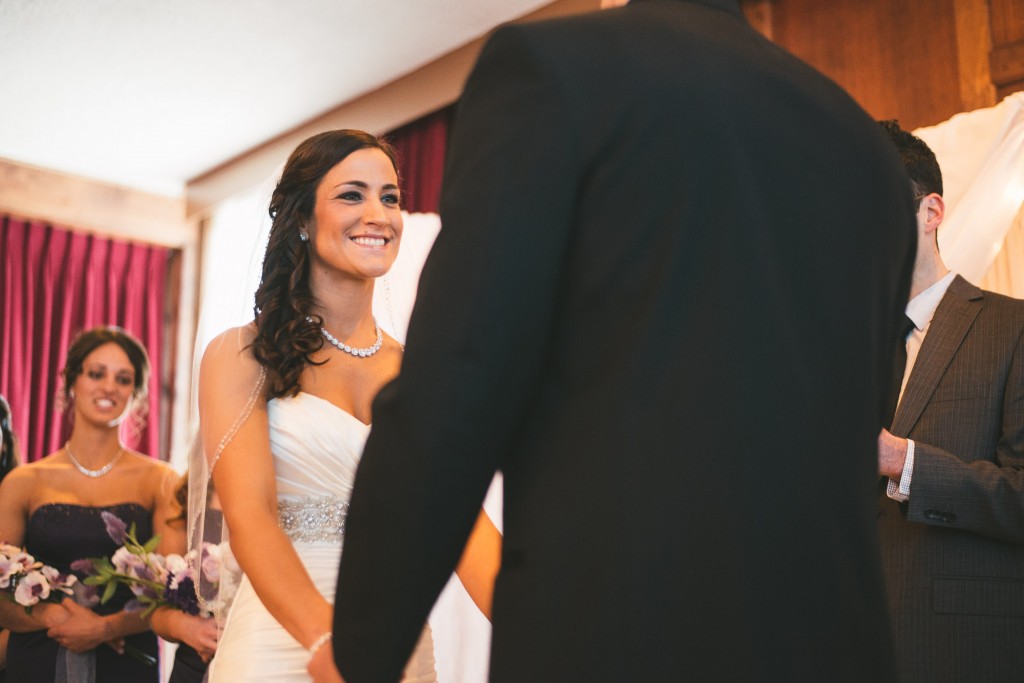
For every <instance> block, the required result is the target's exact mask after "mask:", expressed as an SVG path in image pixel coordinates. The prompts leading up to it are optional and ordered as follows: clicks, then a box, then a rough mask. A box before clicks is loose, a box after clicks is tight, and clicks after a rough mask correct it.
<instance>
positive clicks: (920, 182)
mask: <svg viewBox="0 0 1024 683" xmlns="http://www.w3.org/2000/svg"><path fill="white" fill-rule="evenodd" d="M878 123H879V125H880V126H882V128H883V129H884V130H885V132H886V133H887V134H888V135H889V139H890V140H892V143H893V144H894V145H896V151H897V153H898V154H899V155H900V161H902V162H903V168H904V170H905V171H906V172H907V176H908V177H909V178H910V186H911V188H913V190H914V196H915V197H917V198H918V200H917V201H918V203H920V198H921V197H924V196H925V195H928V194H931V193H933V192H934V193H935V194H937V195H940V196H941V195H942V170H941V169H940V168H939V162H938V161H937V160H936V159H935V152H933V151H932V150H931V148H930V147H929V146H928V145H927V144H925V141H924V140H922V139H921V138H919V137H917V136H916V135H914V134H913V133H908V132H907V131H905V130H903V129H902V128H900V122H899V121H897V120H896V119H887V120H885V121H879V122H878Z"/></svg>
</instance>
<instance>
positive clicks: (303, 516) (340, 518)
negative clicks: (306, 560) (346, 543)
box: [277, 495, 348, 543]
mask: <svg viewBox="0 0 1024 683" xmlns="http://www.w3.org/2000/svg"><path fill="white" fill-rule="evenodd" d="M347 516H348V501H347V500H342V499H341V498H339V497H338V496H335V495H330V496H320V497H316V498H314V497H313V496H304V497H302V498H298V499H296V500H279V501H278V502H277V518H278V521H279V523H280V525H281V528H282V529H283V530H284V532H285V533H286V534H287V535H288V537H289V538H290V539H292V541H302V542H313V541H316V542H327V543H341V541H342V537H343V536H344V535H345V518H346V517H347Z"/></svg>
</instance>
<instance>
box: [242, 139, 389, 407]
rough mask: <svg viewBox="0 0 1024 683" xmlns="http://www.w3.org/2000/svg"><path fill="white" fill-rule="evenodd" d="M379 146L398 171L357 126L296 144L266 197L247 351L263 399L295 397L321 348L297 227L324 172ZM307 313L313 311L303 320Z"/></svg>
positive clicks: (305, 245) (305, 246) (308, 214)
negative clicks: (259, 375)
mask: <svg viewBox="0 0 1024 683" xmlns="http://www.w3.org/2000/svg"><path fill="white" fill-rule="evenodd" d="M367 148H375V149H379V150H381V151H382V152H384V153H385V154H387V156H388V158H389V159H391V163H392V164H394V166H395V170H396V172H397V170H398V162H397V157H396V154H395V150H394V148H393V147H391V145H389V144H388V143H387V142H385V141H384V140H382V139H380V138H378V137H376V136H374V135H371V134H370V133H366V132H364V131H361V130H332V131H327V132H325V133H320V134H318V135H314V136H313V137H311V138H309V139H307V140H305V141H304V142H303V143H302V144H300V145H299V146H298V147H296V148H295V151H294V152H292V154H291V156H290V157H288V161H287V163H285V166H284V170H283V171H282V172H281V180H280V181H279V182H278V183H277V187H276V188H274V194H273V195H272V196H271V198H270V219H271V226H270V238H269V240H268V241H267V251H266V254H265V255H264V257H263V274H262V277H261V278H260V286H259V288H258V289H257V290H256V305H255V307H254V313H255V317H256V338H255V339H254V340H253V344H252V352H253V355H254V356H255V357H256V360H257V361H258V362H259V363H260V364H261V365H262V366H263V367H264V368H265V370H266V373H267V398H268V399H270V398H276V397H279V396H294V395H295V394H296V393H298V391H299V389H300V386H299V375H300V374H301V373H302V370H303V369H304V368H305V367H306V365H307V364H313V361H312V360H311V359H310V356H311V354H313V353H315V352H316V351H318V350H320V349H321V348H322V347H323V344H324V339H323V337H322V336H320V325H321V324H322V322H323V321H322V320H320V319H319V316H315V315H313V313H312V311H313V305H314V299H313V293H312V291H311V290H310V287H309V271H310V249H311V248H312V246H311V242H303V241H302V239H301V238H300V232H301V231H302V230H303V229H304V228H306V227H307V226H308V224H309V222H310V221H311V220H312V219H313V209H314V208H315V206H316V190H317V187H318V186H319V185H320V181H321V180H322V179H323V177H324V176H325V175H327V172H328V171H330V170H331V169H332V168H334V167H335V166H336V165H337V164H339V163H340V162H341V161H342V160H344V159H345V157H347V156H348V155H349V154H351V153H352V152H355V151H356V150H360V149H367ZM306 316H312V317H313V322H308V321H307V320H306Z"/></svg>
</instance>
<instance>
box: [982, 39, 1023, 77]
mask: <svg viewBox="0 0 1024 683" xmlns="http://www.w3.org/2000/svg"><path fill="white" fill-rule="evenodd" d="M989 68H990V69H991V70H992V82H993V83H994V84H995V85H996V87H999V88H1001V87H1002V86H1005V85H1009V84H1011V83H1015V82H1017V81H1024V40H1018V41H1017V42H1015V43H1005V44H1003V45H1000V46H998V47H996V48H995V49H994V50H992V56H991V58H990V59H989Z"/></svg>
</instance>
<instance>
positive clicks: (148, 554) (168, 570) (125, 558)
mask: <svg viewBox="0 0 1024 683" xmlns="http://www.w3.org/2000/svg"><path fill="white" fill-rule="evenodd" d="M100 514H101V516H102V517H103V522H104V524H105V525H106V530H107V534H108V535H109V536H110V538H111V539H113V541H114V542H115V543H118V544H120V545H121V547H120V548H118V549H117V551H115V552H114V555H113V557H111V558H106V557H93V558H88V559H83V560H76V561H75V562H73V563H72V564H71V568H72V569H74V570H75V571H78V572H81V573H83V574H85V579H83V581H82V582H83V583H84V584H86V585H87V586H90V587H93V588H94V589H95V590H96V591H99V590H100V589H102V596H101V597H100V602H101V603H106V602H107V601H108V600H110V599H111V598H112V597H113V596H114V592H115V591H116V590H117V587H118V586H119V585H124V586H127V587H128V588H129V589H130V590H131V592H132V594H133V595H134V597H133V598H132V600H130V601H129V602H128V604H126V605H125V609H126V610H128V611H137V610H143V616H149V615H150V614H152V613H153V611H154V610H156V609H157V608H160V607H171V608H174V609H178V610H181V611H183V612H185V613H186V614H192V615H198V616H202V617H208V616H211V613H210V612H209V611H208V610H205V609H203V608H201V607H200V605H199V599H198V595H197V592H196V577H195V573H194V570H193V565H194V564H195V560H196V554H195V552H194V551H192V552H189V553H188V554H186V555H185V556H181V555H176V554H169V555H160V554H158V553H156V552H154V550H155V549H156V547H157V545H158V544H159V543H160V537H159V536H154V537H153V538H151V539H150V540H149V541H148V542H146V543H144V544H143V543H139V540H138V538H137V537H136V535H135V525H134V524H133V525H132V526H131V528H130V529H129V528H127V527H126V525H125V523H124V521H122V520H121V518H119V517H118V516H117V515H115V514H112V513H110V512H102V513H100ZM202 555H203V556H202V558H199V559H200V562H199V567H200V571H202V573H203V578H204V579H205V581H207V582H209V583H211V584H214V585H216V583H217V581H218V578H219V572H220V564H221V561H222V559H223V558H222V553H221V549H220V547H219V546H216V545H213V544H209V543H207V544H204V547H203V552H202Z"/></svg>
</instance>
